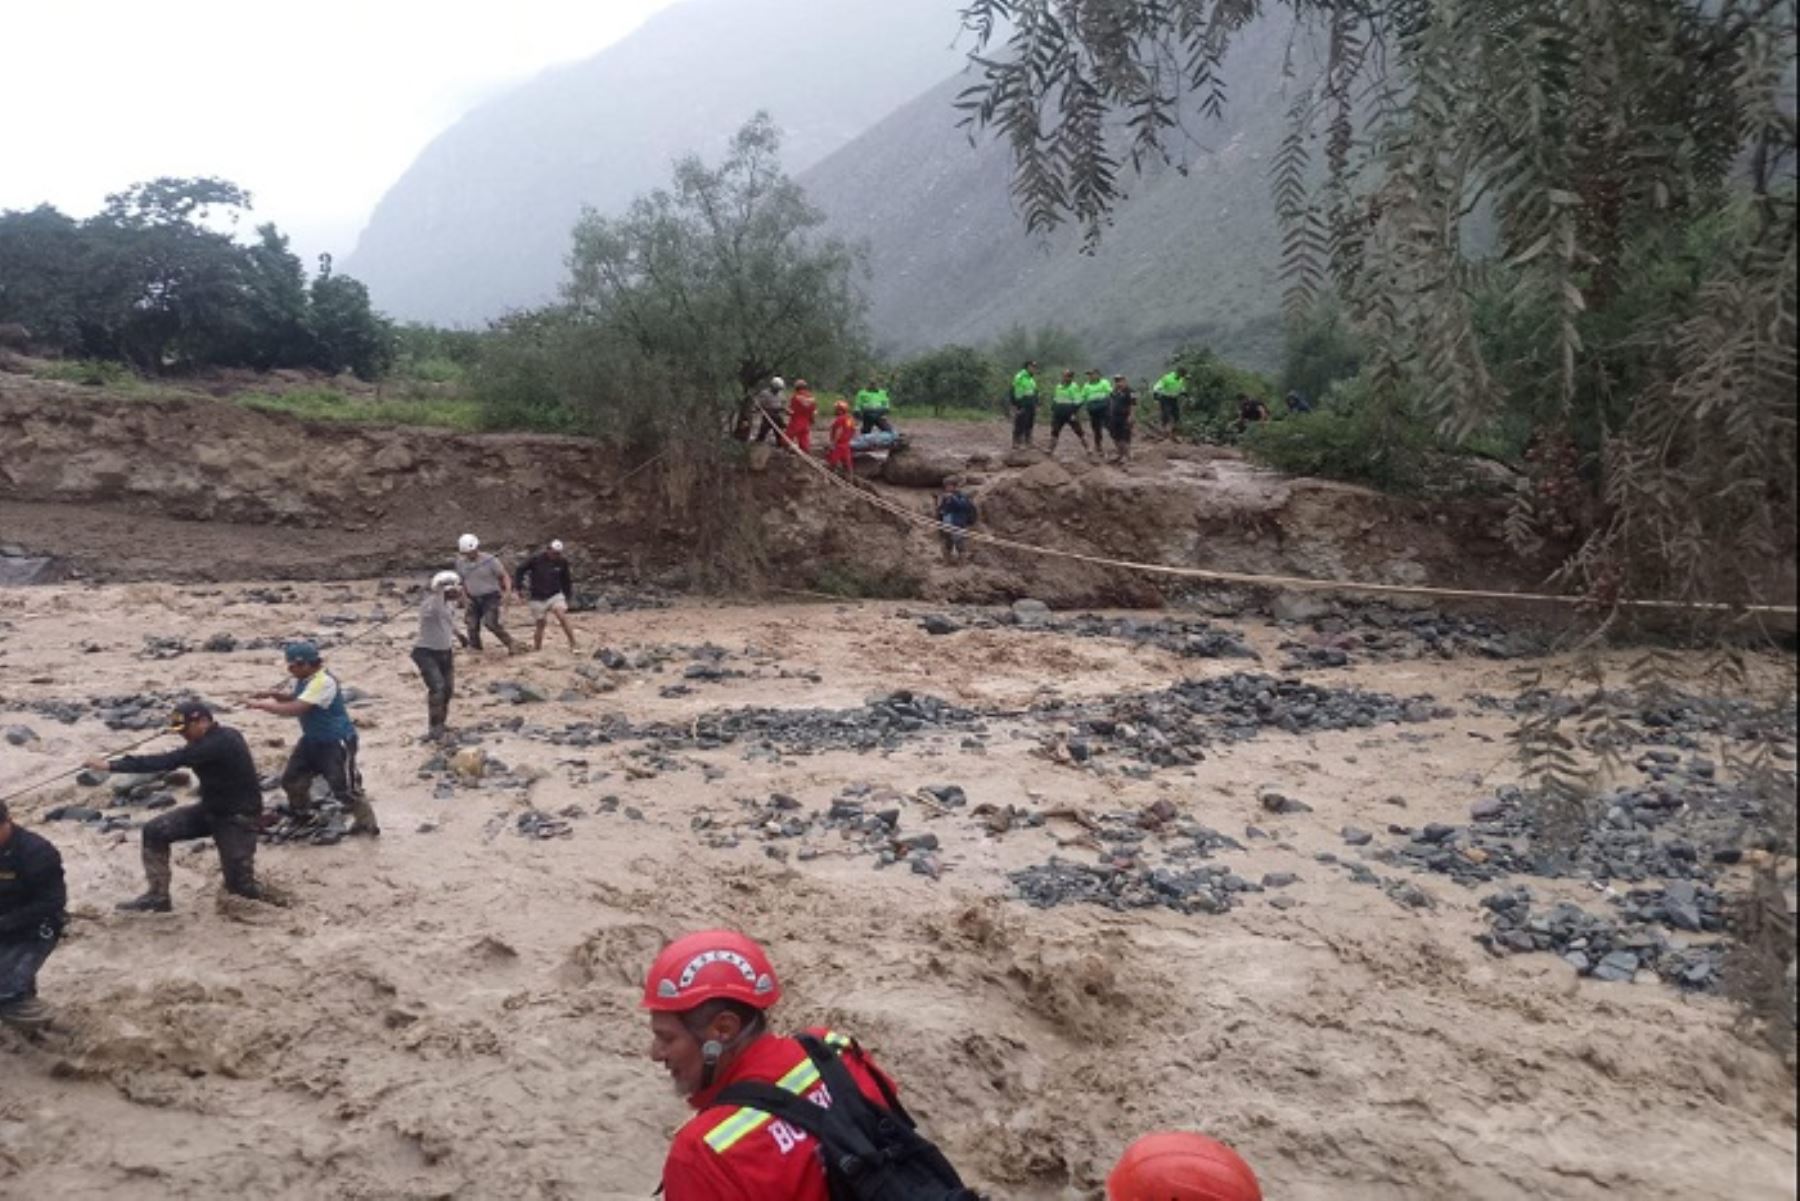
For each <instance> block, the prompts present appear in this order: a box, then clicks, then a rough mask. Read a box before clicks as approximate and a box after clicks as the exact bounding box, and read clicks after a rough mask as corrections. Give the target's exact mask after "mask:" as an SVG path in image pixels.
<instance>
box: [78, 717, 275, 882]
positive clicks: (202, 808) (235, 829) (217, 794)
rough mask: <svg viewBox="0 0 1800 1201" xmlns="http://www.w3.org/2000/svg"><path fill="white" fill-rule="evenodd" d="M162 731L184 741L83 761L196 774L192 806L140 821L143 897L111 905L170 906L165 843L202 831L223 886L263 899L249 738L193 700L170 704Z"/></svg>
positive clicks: (258, 803)
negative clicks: (215, 854)
mask: <svg viewBox="0 0 1800 1201" xmlns="http://www.w3.org/2000/svg"><path fill="white" fill-rule="evenodd" d="M169 730H170V731H171V732H172V733H177V734H180V735H181V738H182V741H183V742H184V743H185V744H186V745H184V746H182V747H181V748H180V749H178V750H173V751H170V752H169V753H168V754H166V755H125V756H123V757H121V758H117V759H90V760H88V763H87V765H88V767H89V768H90V769H92V770H94V771H102V772H124V773H127V774H130V775H137V774H140V773H150V772H165V771H174V770H176V769H177V768H182V767H185V768H187V769H188V770H190V771H192V772H193V773H194V775H195V776H196V777H197V778H198V779H199V781H200V803H199V804H198V805H183V806H182V807H181V808H179V809H171V810H169V811H168V812H167V813H164V814H162V815H161V816H159V817H156V818H154V819H153V820H151V821H149V822H147V823H145V825H144V882H145V884H146V885H148V887H147V888H146V890H145V892H144V895H143V896H141V897H138V898H137V899H136V900H131V901H122V902H120V903H119V905H118V906H117V908H118V909H119V911H120V912H122V913H167V912H169V911H170V910H171V909H172V908H174V903H173V902H172V901H171V900H170V898H169V884H170V879H171V873H170V871H169V847H170V846H171V845H172V844H174V843H177V842H191V841H193V840H194V839H197V838H210V839H212V840H213V845H214V846H216V847H218V848H219V866H220V867H222V868H223V869H224V871H225V891H226V892H230V893H235V894H236V895H238V896H240V897H249V898H251V899H253V900H262V899H264V897H263V891H262V889H261V888H259V887H257V883H256V840H257V837H258V836H259V835H260V834H261V833H262V784H261V783H260V781H259V780H258V778H257V775H256V761H255V760H254V759H253V758H251V756H250V747H249V744H247V743H246V742H245V741H244V736H243V735H242V734H240V733H238V732H237V731H236V730H233V729H231V728H230V727H229V726H222V725H220V724H219V723H218V722H217V721H215V720H214V719H213V713H212V710H211V709H209V708H207V707H206V706H205V705H203V704H201V703H200V702H199V701H185V702H183V703H182V704H180V705H178V706H176V708H175V712H174V713H173V714H171V715H170V717H169Z"/></svg>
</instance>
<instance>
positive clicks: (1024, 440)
mask: <svg viewBox="0 0 1800 1201" xmlns="http://www.w3.org/2000/svg"><path fill="white" fill-rule="evenodd" d="M1036 429H1037V401H1035V400H1031V401H1018V400H1015V401H1013V445H1014V446H1030V445H1031V435H1032V433H1033V431H1035V430H1036Z"/></svg>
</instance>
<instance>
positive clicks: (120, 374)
mask: <svg viewBox="0 0 1800 1201" xmlns="http://www.w3.org/2000/svg"><path fill="white" fill-rule="evenodd" d="M31 377H32V378H33V379H42V380H55V381H56V382H58V383H64V384H80V385H82V386H83V387H86V388H108V389H111V390H112V391H114V392H129V391H131V390H132V389H134V388H136V387H137V386H138V385H140V384H141V383H142V382H143V381H142V380H140V379H138V377H137V374H136V373H135V372H133V371H132V370H131V368H129V367H127V366H126V365H125V364H123V363H115V362H111V361H110V360H107V359H66V360H63V361H61V362H57V363H46V364H44V365H43V366H42V367H39V368H38V369H37V370H36V371H33V372H32V373H31Z"/></svg>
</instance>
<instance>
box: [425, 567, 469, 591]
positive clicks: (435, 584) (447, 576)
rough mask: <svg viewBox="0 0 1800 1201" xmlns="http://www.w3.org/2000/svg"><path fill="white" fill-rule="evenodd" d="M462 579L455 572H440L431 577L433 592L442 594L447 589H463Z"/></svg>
mask: <svg viewBox="0 0 1800 1201" xmlns="http://www.w3.org/2000/svg"><path fill="white" fill-rule="evenodd" d="M461 587H462V577H461V576H459V575H457V574H456V573H455V572H454V571H440V572H438V573H437V574H436V575H434V576H432V577H431V590H432V591H433V592H442V591H444V590H445V589H447V588H461Z"/></svg>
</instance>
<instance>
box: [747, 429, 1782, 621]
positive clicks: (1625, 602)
mask: <svg viewBox="0 0 1800 1201" xmlns="http://www.w3.org/2000/svg"><path fill="white" fill-rule="evenodd" d="M776 432H777V434H778V435H779V436H780V438H781V441H782V444H783V445H785V446H786V447H787V448H788V449H789V450H790V451H792V452H793V453H794V454H795V455H797V456H798V457H799V458H800V459H802V460H803V461H804V462H805V463H806V465H807V466H808V467H810V468H812V469H813V470H814V471H816V472H818V473H819V474H821V475H823V476H824V477H825V479H826V480H827V481H828V482H829V483H830V484H831V485H832V486H833V487H836V488H841V489H844V490H846V491H849V492H852V493H854V494H855V495H856V496H857V497H859V498H860V499H862V500H863V501H865V502H867V503H868V504H870V505H872V506H874V507H875V508H878V509H881V510H883V511H885V512H888V513H891V514H893V515H894V516H896V517H899V518H900V519H901V520H903V521H906V522H909V523H911V524H912V525H915V526H918V527H920V528H922V529H930V530H934V531H936V532H938V533H960V534H961V535H963V536H964V537H965V538H967V539H969V540H970V541H973V542H979V543H983V544H986V545H988V546H996V547H1001V548H1003V549H1006V550H1012V551H1018V552H1020V553H1022V554H1027V555H1037V556H1040V557H1043V558H1052V559H1064V560H1067V561H1069V562H1074V563H1086V564H1088V565H1089V566H1093V567H1105V568H1109V569H1112V570H1116V571H1137V572H1143V573H1145V574H1148V575H1163V576H1173V577H1177V578H1180V579H1188V580H1203V581H1206V582H1209V583H1216V584H1235V585H1239V586H1249V587H1261V588H1289V589H1293V590H1295V591H1312V592H1361V593H1369V594H1373V595H1377V596H1431V597H1439V598H1442V599H1447V600H1488V601H1508V602H1514V603H1520V602H1523V603H1530V604H1553V605H1582V604H1586V603H1587V601H1586V598H1584V597H1579V596H1563V595H1559V594H1556V593H1548V592H1502V591H1495V590H1489V589H1479V588H1433V587H1427V586H1425V585H1421V584H1373V583H1364V582H1360V581H1345V580H1319V579H1312V578H1310V577H1307V576H1284V575H1261V574H1256V573H1252V572H1240V571H1216V570H1213V569H1210V568H1203V567H1177V566H1174V565H1173V564H1169V563H1137V562H1133V561H1131V560H1128V559H1115V558H1110V557H1108V556H1105V555H1090V554H1084V553H1082V552H1080V551H1072V550H1059V549H1057V548H1055V547H1049V546H1036V545H1033V544H1031V543H1029V542H1020V541H1018V540H1016V539H1013V538H1006V537H1002V536H1000V535H998V534H989V533H985V532H983V531H981V530H972V529H971V530H965V529H960V528H959V527H956V526H951V525H948V524H946V523H944V522H941V521H939V520H937V518H935V517H929V516H926V515H924V514H922V513H918V512H915V511H914V510H912V509H908V508H905V507H904V506H902V505H899V504H897V503H895V502H892V501H889V500H887V499H886V498H884V497H882V496H879V495H876V494H874V493H872V492H866V491H864V490H863V489H861V488H858V487H857V486H856V485H855V484H854V483H852V482H851V481H849V480H847V479H844V478H842V477H840V476H838V475H836V474H835V473H833V472H832V470H831V469H830V468H829V467H827V466H825V464H823V463H821V462H819V461H818V460H817V459H815V458H814V457H813V456H812V455H810V454H808V453H806V452H805V451H802V450H801V449H800V448H799V447H798V446H797V445H795V444H794V442H793V440H792V439H791V438H789V437H788V436H787V431H785V430H778V431H776ZM1616 603H1617V604H1618V605H1619V606H1620V607H1621V608H1634V609H1660V610H1679V611H1687V612H1718V613H1756V614H1762V615H1770V616H1782V617H1792V616H1794V615H1795V613H1796V607H1795V606H1793V605H1731V604H1726V603H1724V602H1722V601H1675V600H1636V599H1622V600H1619V601H1617V602H1616Z"/></svg>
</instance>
